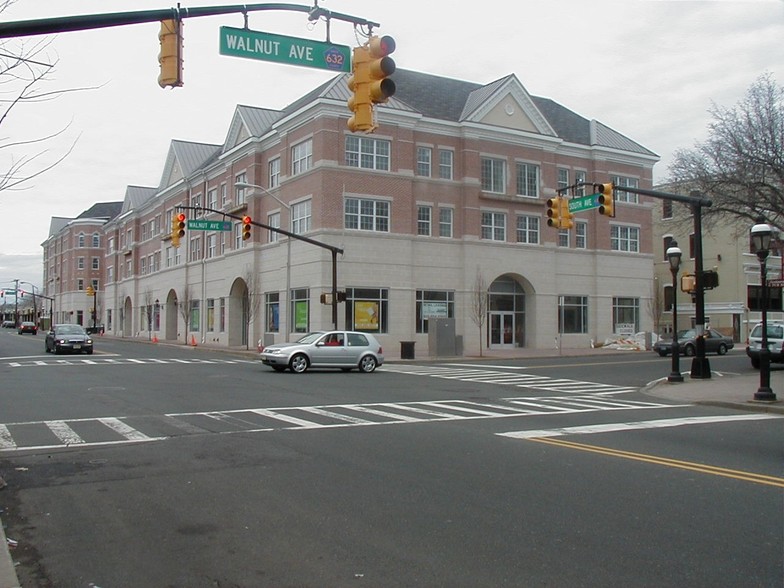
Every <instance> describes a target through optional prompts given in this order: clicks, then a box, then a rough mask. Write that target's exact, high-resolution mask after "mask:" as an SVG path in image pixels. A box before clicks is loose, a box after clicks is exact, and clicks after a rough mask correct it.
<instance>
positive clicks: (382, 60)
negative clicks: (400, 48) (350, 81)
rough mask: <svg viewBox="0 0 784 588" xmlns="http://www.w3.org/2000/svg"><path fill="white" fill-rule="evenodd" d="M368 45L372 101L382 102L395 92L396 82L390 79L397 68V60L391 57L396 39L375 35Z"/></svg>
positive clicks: (375, 102)
mask: <svg viewBox="0 0 784 588" xmlns="http://www.w3.org/2000/svg"><path fill="white" fill-rule="evenodd" d="M367 47H368V52H369V53H370V62H369V64H368V73H369V75H370V101H371V102H373V103H374V104H381V103H384V102H386V101H387V100H388V99H389V97H390V96H393V95H394V94H395V82H393V81H392V80H390V79H389V76H391V75H392V74H393V73H395V69H396V66H395V60H394V59H392V58H391V57H389V54H390V53H393V52H394V51H395V40H394V39H393V38H392V37H389V36H386V35H385V36H383V37H376V36H373V37H370V39H368V43H367Z"/></svg>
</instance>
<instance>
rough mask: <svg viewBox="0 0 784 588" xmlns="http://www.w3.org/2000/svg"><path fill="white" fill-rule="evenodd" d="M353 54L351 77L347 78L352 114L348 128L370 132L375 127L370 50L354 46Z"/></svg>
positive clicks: (354, 130) (349, 104) (349, 105)
mask: <svg viewBox="0 0 784 588" xmlns="http://www.w3.org/2000/svg"><path fill="white" fill-rule="evenodd" d="M353 54H354V57H353V58H352V60H351V77H349V79H348V89H349V90H351V97H350V98H349V99H348V108H349V110H351V112H353V113H354V114H353V115H352V116H351V118H350V119H348V128H349V130H351V131H353V132H356V131H366V132H370V131H372V130H373V129H375V126H374V125H373V105H372V104H371V102H370V71H369V69H368V68H369V65H370V52H369V51H368V49H367V47H364V46H362V47H355V48H354V52H353Z"/></svg>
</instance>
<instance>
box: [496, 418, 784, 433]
mask: <svg viewBox="0 0 784 588" xmlns="http://www.w3.org/2000/svg"><path fill="white" fill-rule="evenodd" d="M780 418H784V417H781V416H779V415H772V414H739V415H728V416H709V417H687V418H682V419H657V420H653V421H637V422H632V423H607V424H601V425H582V426H577V427H564V428H560V429H539V430H534V431H511V432H508V433H496V434H497V435H498V436H499V437H510V438H512V439H531V438H533V437H560V436H561V435H590V434H593V433H611V432H616V431H633V430H639V429H658V428H664V427H680V426H684V425H702V424H706V423H726V422H732V421H761V420H767V419H780Z"/></svg>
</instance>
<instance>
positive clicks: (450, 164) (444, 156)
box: [438, 149, 455, 180]
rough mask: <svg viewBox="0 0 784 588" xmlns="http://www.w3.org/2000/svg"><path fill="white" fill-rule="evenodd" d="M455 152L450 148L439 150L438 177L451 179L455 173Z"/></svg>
mask: <svg viewBox="0 0 784 588" xmlns="http://www.w3.org/2000/svg"><path fill="white" fill-rule="evenodd" d="M454 159H455V154H454V152H452V151H450V150H448V149H439V150H438V177H439V178H441V179H442V180H451V179H452V177H453V175H454V171H453V170H454V167H455V164H454Z"/></svg>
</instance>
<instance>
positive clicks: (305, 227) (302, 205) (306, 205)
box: [291, 200, 310, 235]
mask: <svg viewBox="0 0 784 588" xmlns="http://www.w3.org/2000/svg"><path fill="white" fill-rule="evenodd" d="M309 230H310V200H305V202H298V203H297V204H294V205H292V207H291V232H292V233H294V234H296V235H301V234H302V233H307V232H308V231H309Z"/></svg>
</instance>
